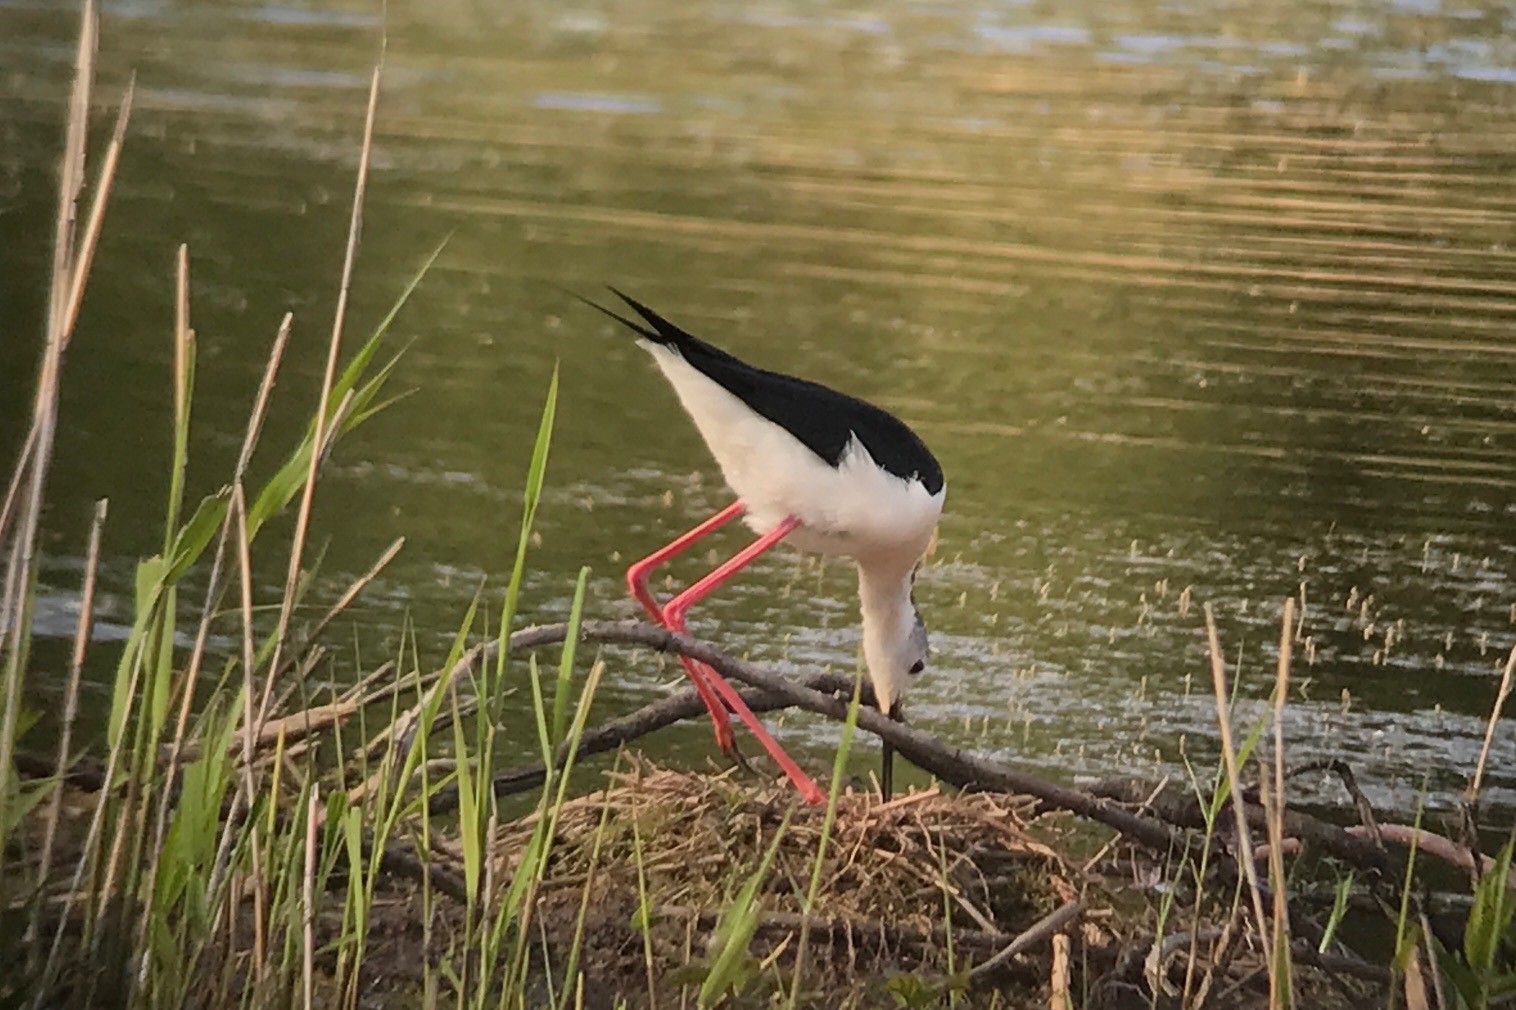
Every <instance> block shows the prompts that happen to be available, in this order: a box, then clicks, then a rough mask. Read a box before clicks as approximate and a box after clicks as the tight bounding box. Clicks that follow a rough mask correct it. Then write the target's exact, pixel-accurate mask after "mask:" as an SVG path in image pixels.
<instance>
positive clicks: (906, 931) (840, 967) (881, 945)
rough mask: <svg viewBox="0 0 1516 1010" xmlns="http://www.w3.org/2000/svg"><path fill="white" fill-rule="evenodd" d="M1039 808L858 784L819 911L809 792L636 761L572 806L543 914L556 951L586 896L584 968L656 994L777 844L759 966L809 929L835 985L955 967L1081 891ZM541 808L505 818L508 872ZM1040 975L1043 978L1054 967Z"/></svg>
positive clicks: (827, 858) (820, 813)
mask: <svg viewBox="0 0 1516 1010" xmlns="http://www.w3.org/2000/svg"><path fill="white" fill-rule="evenodd" d="M1029 807H1030V801H1023V800H1020V799H1018V798H1010V797H1006V796H1004V795H996V794H967V795H951V796H945V795H940V794H939V793H938V792H937V790H935V789H929V790H925V791H919V792H912V793H908V794H906V795H904V796H900V797H897V798H895V799H893V800H891V801H888V802H882V801H881V800H880V799H879V797H878V796H877V795H874V794H872V793H861V792H855V791H852V790H848V791H845V792H843V793H842V794H841V795H840V796H839V798H838V801H837V806H836V815H835V818H834V819H833V822H832V824H831V826H830V829H829V830H830V837H829V838H828V839H827V840H826V843H825V847H824V854H823V856H822V863H821V870H820V879H819V887H818V888H817V889H816V895H817V898H816V904H815V907H814V908H813V909H812V910H811V913H810V915H809V916H807V915H805V914H803V913H804V912H805V909H804V903H805V896H806V894H807V893H808V891H809V890H810V886H811V878H812V874H813V873H814V872H815V868H816V858H817V853H818V851H822V850H823V845H822V842H823V834H824V832H826V831H827V830H828V828H827V826H826V819H827V817H826V808H825V807H824V806H822V807H804V806H802V805H800V804H798V803H797V801H796V800H795V797H794V794H793V791H792V790H790V789H789V788H788V787H787V786H785V785H784V784H782V783H780V784H775V785H772V786H762V787H756V788H755V787H754V786H753V785H752V784H751V781H750V780H741V781H739V780H737V779H734V778H733V777H732V776H731V775H730V774H728V775H722V776H714V777H713V776H710V775H702V774H692V773H689V772H680V771H673V770H670V769H666V768H661V767H658V766H655V765H652V764H648V763H645V762H639V763H637V764H635V765H634V766H633V767H632V768H631V770H630V771H626V772H618V773H613V774H612V776H611V784H610V786H609V787H607V788H606V789H603V790H601V791H599V792H595V793H591V794H589V795H586V796H583V797H580V798H578V799H575V800H572V801H569V802H568V803H566V804H564V805H563V806H562V807H561V808H560V810H559V814H558V821H557V825H556V839H555V842H554V846H553V851H552V855H551V857H550V860H549V863H548V866H547V869H546V873H545V876H544V879H543V883H542V887H541V889H540V891H539V899H538V903H537V906H536V911H535V913H534V914H535V915H536V916H537V917H538V919H539V926H540V928H541V929H542V931H543V933H544V935H545V936H546V937H548V938H549V946H550V947H558V948H561V947H563V946H564V945H565V944H567V943H568V942H570V941H571V940H572V938H573V935H574V933H575V932H577V931H578V922H579V915H580V911H581V908H582V909H583V911H584V927H583V934H582V936H583V947H584V950H585V951H586V955H587V960H586V961H584V962H582V963H583V965H584V970H585V973H586V978H587V981H589V982H591V983H598V985H597V987H603V988H604V989H605V990H609V991H612V992H614V993H615V994H616V996H619V997H624V998H625V997H630V998H636V997H637V996H638V995H639V993H640V994H641V995H643V996H646V997H648V998H649V999H652V1000H656V998H657V997H656V993H650V992H649V989H650V987H656V984H657V983H656V978H657V977H658V976H664V975H673V976H675V977H677V976H678V975H679V971H677V970H676V969H679V968H680V966H686V965H690V964H692V963H693V964H696V965H698V964H699V963H700V961H701V959H702V957H704V956H706V955H708V954H709V953H710V951H708V950H707V947H708V946H709V945H710V943H711V937H712V933H713V930H714V929H715V927H716V925H717V923H718V921H719V919H720V915H721V910H722V909H724V908H727V907H729V906H730V905H731V903H732V901H733V898H734V896H735V895H736V894H737V893H738V891H739V890H741V888H742V887H743V885H744V884H745V883H746V882H747V881H749V880H750V879H751V878H752V877H753V875H754V874H755V873H756V872H757V871H758V869H759V868H760V866H761V864H762V862H763V858H764V856H765V854H766V853H767V852H768V850H769V849H770V847H771V846H773V847H774V851H775V855H774V858H773V861H772V863H771V865H770V866H769V869H768V871H767V873H766V874H765V875H764V877H763V880H762V882H761V885H760V887H759V895H760V898H759V909H760V915H759V925H758V931H757V934H756V936H755V940H754V943H753V946H752V948H751V956H752V957H753V959H754V960H755V962H756V963H757V964H758V965H759V966H760V967H762V968H764V969H772V971H771V972H770V974H772V975H774V977H775V978H780V977H782V976H783V973H784V972H785V971H786V970H787V969H788V968H790V967H792V965H793V963H794V959H795V957H796V955H797V951H798V949H799V947H800V946H801V945H802V941H801V933H802V927H804V932H805V934H806V936H805V946H806V953H805V963H806V965H807V966H808V967H807V973H808V975H809V974H810V973H812V972H814V973H816V974H817V975H821V974H825V976H826V977H827V979H828V984H829V987H831V986H835V985H836V984H837V982H838V981H840V980H841V979H843V978H849V979H854V980H856V981H857V985H858V987H859V988H860V989H865V988H867V987H868V986H869V985H873V984H878V983H882V982H884V981H885V980H887V979H888V978H890V977H891V976H893V975H900V974H907V973H909V974H914V975H918V976H920V975H927V976H947V975H951V974H952V973H953V972H955V971H961V970H962V969H963V968H964V966H965V965H966V964H967V963H969V962H975V963H982V962H984V961H986V960H987V959H988V958H989V957H990V956H991V955H993V954H994V952H995V951H997V950H1000V949H1001V948H1003V947H1004V946H1005V945H1006V944H1008V943H1009V942H1010V941H1011V940H1012V939H1013V938H1014V937H1016V936H1017V935H1018V934H1020V933H1021V932H1022V931H1023V930H1025V929H1026V928H1027V927H1028V926H1029V925H1031V924H1032V923H1033V922H1035V921H1036V920H1038V919H1039V918H1041V917H1042V916H1044V915H1046V914H1047V913H1048V912H1049V911H1051V910H1052V909H1054V908H1056V907H1057V906H1059V905H1060V904H1062V903H1063V902H1065V901H1068V900H1069V899H1070V898H1071V897H1072V896H1073V891H1074V889H1073V887H1072V886H1071V885H1070V884H1069V883H1068V880H1067V875H1066V873H1065V869H1064V865H1063V863H1062V861H1061V860H1060V858H1059V857H1058V856H1057V855H1056V854H1055V853H1054V852H1053V851H1052V850H1051V849H1049V848H1048V847H1047V846H1045V845H1043V844H1041V843H1039V842H1037V841H1036V840H1034V839H1032V838H1031V837H1029V836H1028V835H1027V834H1026V831H1025V825H1026V817H1027V815H1028V813H1029ZM787 817H788V821H787V822H786V818H787ZM536 820H537V815H535V814H533V815H530V816H528V817H526V818H523V819H521V820H518V821H515V822H512V823H510V824H507V825H504V826H502V827H501V828H500V829H499V831H498V832H497V834H496V837H495V844H494V857H495V859H496V860H497V863H496V873H497V875H498V876H497V879H502V880H504V879H509V878H510V876H511V875H512V874H513V873H514V871H515V869H516V868H517V864H518V861H519V860H520V859H521V857H522V853H523V852H524V851H525V849H526V846H527V841H528V839H529V838H530V836H531V834H532V832H533V830H534V828H535V826H536ZM639 868H640V877H641V879H640V881H639ZM644 896H646V897H644ZM644 922H646V924H647V926H646V929H644V928H643V925H642V924H643V923H644ZM649 953H651V960H652V962H653V965H652V968H653V970H652V971H650V970H649V968H650V965H649ZM1022 970H1025V969H1022ZM1017 973H1018V965H1017V963H1016V962H1015V961H1007V962H1006V963H1005V965H1004V966H1003V967H1002V968H1001V969H1000V974H1001V976H1003V977H1004V978H1005V979H1006V980H1010V979H1011V978H1013V977H1014V976H1015V975H1016V974H1017ZM1035 974H1036V975H1037V976H1039V977H1040V978H1041V980H1042V981H1044V982H1045V981H1046V977H1047V976H1046V969H1045V968H1042V969H1040V970H1037V971H1036V972H1035ZM650 980H652V981H650ZM834 995H839V994H836V993H834ZM860 995H861V993H860ZM639 1002H640V1000H639Z"/></svg>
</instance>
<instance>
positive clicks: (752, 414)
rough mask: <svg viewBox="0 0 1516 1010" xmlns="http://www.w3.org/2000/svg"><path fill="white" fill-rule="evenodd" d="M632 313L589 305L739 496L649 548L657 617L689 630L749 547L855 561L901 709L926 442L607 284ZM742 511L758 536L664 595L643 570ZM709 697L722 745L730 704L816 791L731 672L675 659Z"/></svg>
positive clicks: (914, 654)
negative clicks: (783, 546) (617, 328)
mask: <svg viewBox="0 0 1516 1010" xmlns="http://www.w3.org/2000/svg"><path fill="white" fill-rule="evenodd" d="M609 290H610V292H611V293H612V294H613V295H615V296H616V297H617V298H619V299H620V300H621V301H622V302H624V303H625V305H626V307H627V308H628V309H630V310H631V312H632V313H634V314H635V316H636V318H630V317H628V316H627V315H623V314H622V313H621V312H618V311H616V310H614V309H611V308H607V307H605V306H603V305H601V304H599V303H597V302H595V301H592V300H590V299H587V298H583V297H581V296H577V295H576V297H579V298H580V300H581V301H583V302H585V304H587V305H589V306H591V307H592V308H594V309H596V310H598V311H599V312H602V313H604V314H605V315H607V316H609V317H610V318H611V319H613V320H615V321H616V322H617V323H619V324H621V325H622V326H624V327H626V328H627V329H628V330H630V331H631V332H632V334H633V335H634V336H635V338H636V341H637V343H638V344H640V345H641V346H642V347H643V348H644V349H645V350H646V351H647V352H648V353H649V354H650V355H651V356H652V358H653V361H654V363H656V365H657V366H658V368H659V370H660V371H661V372H662V373H663V375H664V377H665V378H666V379H667V380H668V382H669V384H670V385H671V386H672V387H673V389H674V393H675V395H676V396H677V397H678V399H679V402H680V404H681V405H682V406H683V408H684V410H685V412H686V413H687V414H688V415H689V417H690V419H691V420H692V421H694V424H695V428H696V429H697V431H698V432H699V433H700V436H701V437H702V439H703V440H704V442H705V444H706V447H707V448H708V449H709V450H710V453H711V455H712V456H713V457H715V461H716V464H717V466H718V467H719V468H720V470H721V474H722V477H723V478H724V479H725V481H726V483H727V485H728V487H729V488H730V489H731V491H732V492H733V493H734V494H735V495H736V501H734V502H733V503H732V504H730V505H728V506H726V507H725V508H723V509H722V510H720V511H719V512H717V513H716V514H714V515H712V516H711V517H710V518H708V519H706V520H705V521H704V522H702V523H700V524H699V525H697V526H696V527H695V528H694V529H691V530H690V531H688V532H687V533H684V534H682V535H680V536H678V537H676V538H674V539H673V540H671V541H670V542H669V543H667V544H666V545H664V546H663V547H660V548H659V549H658V550H656V551H654V552H652V553H651V554H649V555H647V556H646V557H644V558H642V559H640V560H639V561H637V562H635V563H634V564H632V565H631V566H630V567H629V568H628V569H627V573H626V580H627V587H628V589H629V591H630V592H631V594H632V596H633V597H634V598H636V600H637V601H638V602H639V603H640V604H641V605H642V607H643V608H644V609H645V610H646V611H647V612H648V613H649V614H650V615H651V616H652V617H653V619H654V620H655V621H658V622H659V623H660V624H662V625H663V626H664V627H666V628H668V629H669V630H671V631H676V632H684V631H685V619H686V616H687V614H688V612H689V610H690V608H691V607H692V606H693V605H694V604H695V603H696V602H697V601H698V600H699V599H701V598H702V597H704V596H705V595H707V594H708V593H710V592H711V591H712V590H714V589H715V588H716V587H717V586H719V585H721V584H722V583H723V582H726V581H727V580H728V579H730V578H731V577H732V576H734V575H735V574H736V573H737V572H739V571H740V570H741V569H742V568H744V567H746V566H747V565H748V564H749V563H751V562H752V561H753V560H754V559H755V558H757V557H759V556H760V555H761V554H763V553H764V552H765V551H768V550H769V549H770V548H772V547H774V546H775V545H776V544H778V543H780V542H781V541H787V542H788V543H789V544H791V545H792V546H794V547H797V548H799V549H801V550H802V551H808V552H813V553H817V554H822V555H830V556H843V557H848V558H851V559H853V561H854V562H855V564H856V566H857V570H858V593H859V610H860V614H861V639H862V645H863V658H864V665H865V668H866V670H867V674H868V677H869V682H870V684H871V686H872V688H873V695H874V701H875V703H876V704H877V705H878V707H879V710H880V711H881V712H883V713H885V715H886V716H888V717H889V718H890V719H892V720H895V721H900V720H901V719H902V713H901V704H900V703H901V698H902V696H903V695H904V694H905V692H906V690H907V689H908V688H909V687H910V686H911V683H912V681H913V680H914V679H915V678H916V677H917V676H918V675H919V674H921V673H922V672H923V671H924V670H925V669H926V664H927V659H928V655H929V651H930V650H929V645H928V640H927V631H926V625H925V623H924V622H923V621H922V619H921V612H920V611H919V610H918V609H917V607H916V603H915V599H914V596H913V592H912V590H913V586H914V583H915V579H916V573H917V571H918V570H919V568H920V564H921V560H922V558H923V557H924V555H925V553H926V551H927V549H928V548H929V547H930V545H931V543H932V541H933V538H934V536H935V534H936V529H937V524H938V521H939V519H940V518H941V516H942V506H943V502H944V499H945V497H946V493H947V485H946V481H945V479H944V476H943V472H942V467H941V465H940V464H939V463H938V462H937V459H936V457H935V456H933V455H932V452H931V450H930V449H928V448H927V446H926V443H925V442H923V441H922V440H921V438H920V437H919V436H918V435H917V434H916V433H915V432H914V431H912V430H911V428H910V427H909V426H908V425H906V423H905V422H903V421H901V420H900V419H899V418H897V417H895V416H894V415H893V414H891V413H889V412H888V411H886V410H884V409H883V408H882V407H878V406H875V405H874V404H872V403H868V402H866V401H864V400H861V399H859V398H857V397H854V396H850V395H848V394H847V393H843V392H839V391H837V390H835V389H831V388H829V387H827V386H824V385H822V384H820V383H818V382H812V381H810V380H808V379H803V378H798V377H796V376H793V375H786V374H783V373H781V372H776V371H769V370H768V369H764V368H759V367H757V366H755V365H750V364H748V363H747V362H745V361H743V360H741V359H739V358H737V357H735V356H734V355H732V354H729V353H728V352H726V351H724V350H722V349H721V348H719V347H716V346H715V345H713V344H711V343H708V342H706V341H705V340H702V339H700V338H699V337H696V336H695V335H693V334H691V333H689V332H687V331H685V330H683V329H681V328H680V327H678V326H676V325H674V324H673V323H672V322H670V321H669V320H667V319H665V318H664V317H663V316H661V315H659V314H658V313H656V312H654V311H653V310H652V309H650V308H648V307H647V306H646V305H644V304H642V303H641V302H639V301H637V300H636V299H634V298H632V297H631V296H629V295H626V294H624V293H622V292H621V291H619V290H617V289H616V288H614V287H611V288H610V289H609ZM738 517H741V518H742V519H743V521H744V522H745V523H746V525H747V526H748V527H749V528H750V529H751V530H752V531H753V532H754V533H756V534H757V539H756V540H754V541H753V542H752V543H751V544H749V545H748V546H747V547H746V548H744V549H742V550H741V551H739V552H738V553H737V554H735V555H733V556H732V557H731V558H730V559H729V560H727V561H725V562H723V563H722V564H720V565H718V566H717V567H716V568H714V569H712V570H711V571H710V572H709V573H708V574H707V575H705V576H704V577H703V578H701V579H699V580H697V581H696V582H694V583H693V584H692V585H690V586H689V588H687V589H685V590H684V591H683V592H680V593H678V594H677V595H675V596H674V597H673V598H672V599H671V600H669V601H668V602H666V603H659V602H658V600H657V599H656V597H654V595H653V594H652V592H651V591H650V590H649V588H648V576H649V573H650V572H651V571H652V570H653V569H654V568H656V567H658V566H659V565H661V564H663V563H664V562H666V561H667V560H669V559H670V558H671V557H673V556H674V555H676V554H678V553H680V552H681V551H683V550H685V549H686V548H688V547H689V546H690V545H691V544H693V543H695V542H696V541H698V540H700V539H701V538H703V537H705V536H706V535H708V534H710V533H711V532H713V531H714V530H716V529H718V528H720V527H722V526H724V525H726V524H727V523H729V522H731V521H732V520H734V519H736V518H738ZM682 661H683V664H684V667H685V671H686V673H687V674H688V675H689V679H690V680H691V682H692V683H693V685H694V687H695V690H696V692H697V693H698V694H699V696H700V698H701V700H702V701H703V702H704V703H705V707H706V710H707V711H708V712H709V713H710V717H711V721H712V723H713V725H714V728H715V734H716V742H717V745H718V746H719V747H720V748H721V749H722V750H723V751H724V752H726V753H727V754H729V755H731V756H733V757H737V758H738V759H739V760H740V756H739V755H737V753H736V749H735V741H734V739H733V735H732V729H731V724H730V720H729V719H728V717H727V708H730V709H731V711H732V712H733V713H735V714H736V715H737V716H738V718H740V719H741V720H742V722H743V723H744V724H746V725H747V726H748V728H749V729H750V730H751V731H752V733H753V735H754V736H755V737H756V738H757V740H758V741H759V743H760V744H761V745H762V746H763V748H764V749H765V750H766V751H768V753H769V754H770V755H771V756H772V757H773V758H774V760H775V761H776V762H777V763H778V765H779V767H780V768H781V769H782V770H783V771H784V773H785V774H786V775H787V776H788V777H789V779H790V781H791V782H792V783H793V784H794V786H795V787H796V789H797V790H798V791H799V793H800V795H801V797H802V798H803V799H804V800H805V801H806V802H808V803H819V802H823V801H824V800H825V796H824V795H823V793H822V792H821V790H820V789H819V788H818V787H817V786H816V784H815V782H813V781H812V780H811V778H810V777H809V776H808V775H806V773H805V772H804V771H803V770H802V769H801V768H800V767H799V766H798V765H797V764H796V763H795V762H794V761H793V760H792V759H791V758H790V757H789V755H788V754H786V753H785V752H784V749H783V748H782V747H780V746H779V744H778V743H777V742H775V741H774V739H773V738H772V737H771V736H770V735H769V734H768V732H767V731H766V730H765V729H764V728H763V724H762V723H761V722H759V721H758V719H757V717H756V716H754V715H753V713H752V711H751V710H749V708H748V706H747V705H746V704H745V703H744V702H743V700H742V697H741V695H739V694H738V693H737V692H736V690H734V689H733V688H732V686H731V685H730V684H729V683H727V681H726V680H725V679H724V678H723V677H722V676H721V675H720V674H718V673H717V672H716V671H715V670H713V669H711V668H710V667H709V666H706V665H705V664H702V663H698V662H696V661H694V660H691V659H689V658H688V657H682ZM893 769H894V753H893V749H892V748H891V747H890V745H889V743H888V741H886V742H885V743H884V744H883V745H882V747H881V767H880V776H879V782H880V791H881V794H882V795H883V797H884V798H886V799H888V798H889V796H890V795H891V793H892V789H893V778H894V776H893Z"/></svg>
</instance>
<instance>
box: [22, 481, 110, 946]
mask: <svg viewBox="0 0 1516 1010" xmlns="http://www.w3.org/2000/svg"><path fill="white" fill-rule="evenodd" d="M107 507H108V506H107V502H106V500H105V499H104V498H101V499H100V500H99V501H97V502H96V503H95V518H94V520H93V521H92V522H91V523H90V528H89V548H88V549H87V550H86V552H85V555H84V587H83V588H82V589H81V590H80V591H79V622H78V624H77V625H75V627H74V651H73V653H72V655H70V656H69V663H68V687H67V688H66V689H65V690H64V694H63V727H62V731H61V732H60V733H59V735H58V760H57V761H56V762H55V763H54V765H53V768H54V773H55V774H56V776H57V778H58V781H57V784H56V785H55V786H54V787H53V795H52V798H51V799H50V800H49V801H48V809H47V825H46V827H45V828H44V829H43V833H42V862H41V864H40V865H39V867H38V869H37V881H38V883H39V884H41V885H43V886H45V885H46V883H47V880H48V878H49V877H50V876H51V875H52V865H53V844H54V841H55V840H56V838H57V831H58V818H59V816H60V815H61V814H62V812H63V791H64V790H63V782H64V778H65V773H66V771H67V769H68V767H69V764H70V761H69V754H68V750H69V747H70V746H71V744H72V742H73V733H74V718H75V717H76V716H77V715H78V713H79V680H80V678H81V676H82V674H83V671H84V653H85V651H86V650H87V649H88V648H89V641H90V634H91V632H92V631H93V629H94V626H95V575H96V573H97V572H98V570H99V567H100V535H101V532H102V531H103V530H104V528H105V514H106V509H107ZM38 907H39V908H40V902H39V905H38ZM36 928H37V922H36V920H35V919H33V920H32V922H31V923H29V924H28V926H27V930H28V932H29V933H30V935H31V937H32V938H33V939H35V937H36V935H37V933H36ZM33 953H34V954H35V953H37V952H35V951H34V952H33Z"/></svg>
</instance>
